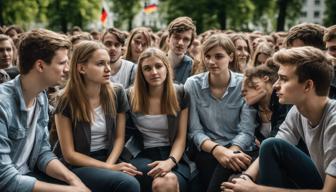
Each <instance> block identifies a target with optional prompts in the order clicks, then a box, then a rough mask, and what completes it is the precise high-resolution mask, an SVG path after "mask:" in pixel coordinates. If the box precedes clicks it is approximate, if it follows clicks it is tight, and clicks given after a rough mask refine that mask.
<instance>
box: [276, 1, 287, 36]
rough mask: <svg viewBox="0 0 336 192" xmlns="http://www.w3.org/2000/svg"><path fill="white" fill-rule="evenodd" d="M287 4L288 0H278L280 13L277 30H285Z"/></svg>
mask: <svg viewBox="0 0 336 192" xmlns="http://www.w3.org/2000/svg"><path fill="white" fill-rule="evenodd" d="M287 5H288V1H287V0H278V7H279V15H278V19H277V28H276V30H277V31H284V29H285V23H286V10H287Z"/></svg>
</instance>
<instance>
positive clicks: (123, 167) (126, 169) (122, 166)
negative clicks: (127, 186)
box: [111, 162, 142, 176]
mask: <svg viewBox="0 0 336 192" xmlns="http://www.w3.org/2000/svg"><path fill="white" fill-rule="evenodd" d="M111 169H112V170H115V171H121V172H123V173H127V174H129V175H131V176H135V175H142V172H140V171H138V170H137V168H136V167H134V166H133V165H132V164H130V163H126V162H122V163H118V164H113V165H111Z"/></svg>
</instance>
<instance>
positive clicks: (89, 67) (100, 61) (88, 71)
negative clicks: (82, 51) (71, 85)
mask: <svg viewBox="0 0 336 192" xmlns="http://www.w3.org/2000/svg"><path fill="white" fill-rule="evenodd" d="M78 70H79V72H80V73H81V74H82V75H83V77H84V79H85V82H86V83H87V84H88V83H94V84H107V83H110V75H111V69H110V57H109V54H108V52H107V51H106V50H105V49H97V50H96V51H94V52H93V54H92V56H91V57H90V59H89V60H88V61H87V63H85V64H78Z"/></svg>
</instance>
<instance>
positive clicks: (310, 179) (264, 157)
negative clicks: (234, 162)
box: [258, 138, 323, 189]
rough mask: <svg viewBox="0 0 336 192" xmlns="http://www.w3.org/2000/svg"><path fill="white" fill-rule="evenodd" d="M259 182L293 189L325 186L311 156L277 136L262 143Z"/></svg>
mask: <svg viewBox="0 0 336 192" xmlns="http://www.w3.org/2000/svg"><path fill="white" fill-rule="evenodd" d="M258 183H259V184H261V185H266V186H272V187H282V188H292V189H321V188H322V187H323V181H322V178H321V176H320V175H319V173H318V171H317V169H316V167H315V165H314V163H313V161H312V160H311V159H310V157H309V156H307V155H306V154H305V153H304V152H302V151H301V150H300V149H298V148H297V147H295V146H294V145H291V144H289V143H287V142H286V141H284V140H281V139H277V138H269V139H267V140H265V141H263V143H262V144H261V148H260V152H259V178H258Z"/></svg>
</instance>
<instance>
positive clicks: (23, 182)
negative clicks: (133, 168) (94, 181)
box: [0, 29, 89, 192]
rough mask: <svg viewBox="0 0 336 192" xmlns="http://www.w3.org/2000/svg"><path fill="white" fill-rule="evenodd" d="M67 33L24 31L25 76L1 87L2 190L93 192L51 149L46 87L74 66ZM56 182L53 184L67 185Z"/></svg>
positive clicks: (21, 48) (20, 50)
mask: <svg viewBox="0 0 336 192" xmlns="http://www.w3.org/2000/svg"><path fill="white" fill-rule="evenodd" d="M69 48H70V42H69V41H68V40H67V38H66V36H63V35H60V34H57V33H54V32H52V31H48V30H44V29H38V30H33V31H31V32H28V33H26V34H24V35H23V37H22V39H21V42H20V44H19V48H18V55H19V70H20V75H18V76H17V77H16V78H15V79H13V80H11V81H8V82H6V83H3V84H1V85H0V173H1V174H0V191H20V192H21V191H46V192H47V191H69V192H70V191H83V192H84V191H89V189H87V187H86V186H85V185H84V184H83V183H82V182H81V181H80V179H79V178H78V177H77V176H76V175H75V174H73V173H72V172H71V171H69V170H68V169H67V168H66V167H65V166H64V165H63V164H62V163H61V162H60V161H59V160H57V159H56V156H55V155H54V154H53V153H52V152H51V149H50V144H49V141H48V128H47V124H48V99H47V95H46V93H45V91H44V90H45V89H47V88H48V87H51V86H54V85H57V84H58V83H59V82H60V81H61V80H62V79H63V78H65V77H66V73H67V72H68V70H69V66H68V50H69ZM61 181H63V182H64V184H68V185H62V184H52V183H62V182H61Z"/></svg>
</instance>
